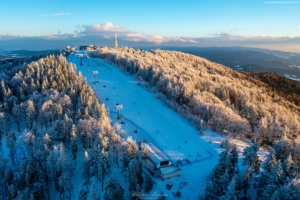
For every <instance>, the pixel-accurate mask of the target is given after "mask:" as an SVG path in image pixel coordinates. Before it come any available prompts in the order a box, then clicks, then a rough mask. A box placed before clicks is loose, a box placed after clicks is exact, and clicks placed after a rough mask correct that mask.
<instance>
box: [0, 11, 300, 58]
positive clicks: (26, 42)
mask: <svg viewBox="0 0 300 200" xmlns="http://www.w3.org/2000/svg"><path fill="white" fill-rule="evenodd" d="M62 14H63V13H62ZM115 33H116V34H117V37H118V43H119V46H130V47H137V46H138V47H141V46H183V47H188V46H193V47H229V46H244V47H258V48H267V49H273V50H282V51H290V52H300V37H299V36H297V37H296V36H286V37H277V36H271V35H270V36H256V37H251V36H241V35H233V34H230V33H224V32H222V33H220V34H213V35H212V36H209V37H162V36H160V35H145V34H139V33H137V32H134V31H131V30H128V29H126V28H124V27H122V26H120V25H114V24H113V23H112V22H106V23H105V24H99V23H95V24H92V25H82V26H78V27H77V30H76V31H74V33H65V34H56V35H48V36H36V37H27V36H20V35H0V46H1V47H2V48H4V49H7V50H15V49H28V50H47V49H63V48H65V47H66V46H67V45H71V46H80V45H89V44H95V45H100V46H110V47H112V46H113V44H114V34H115Z"/></svg>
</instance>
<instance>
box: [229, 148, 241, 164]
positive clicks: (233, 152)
mask: <svg viewBox="0 0 300 200" xmlns="http://www.w3.org/2000/svg"><path fill="white" fill-rule="evenodd" d="M238 160H239V154H238V152H237V147H236V144H234V145H233V147H232V149H231V151H230V161H231V165H232V168H233V169H235V167H236V166H237V163H238Z"/></svg>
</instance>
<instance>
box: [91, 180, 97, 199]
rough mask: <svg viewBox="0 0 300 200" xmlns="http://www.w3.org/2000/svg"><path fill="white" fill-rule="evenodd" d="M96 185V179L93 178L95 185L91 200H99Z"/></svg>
mask: <svg viewBox="0 0 300 200" xmlns="http://www.w3.org/2000/svg"><path fill="white" fill-rule="evenodd" d="M95 185H96V180H95V178H93V185H92V192H91V199H92V200H97V199H98V198H97V194H96V188H95Z"/></svg>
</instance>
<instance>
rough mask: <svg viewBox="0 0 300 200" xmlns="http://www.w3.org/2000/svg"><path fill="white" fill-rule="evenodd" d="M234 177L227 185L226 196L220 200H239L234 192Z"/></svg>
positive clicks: (237, 194) (236, 192)
mask: <svg viewBox="0 0 300 200" xmlns="http://www.w3.org/2000/svg"><path fill="white" fill-rule="evenodd" d="M236 176H237V175H235V177H234V178H233V179H232V181H231V182H230V184H229V185H228V188H227V191H226V194H225V195H224V196H223V198H222V199H224V200H238V199H239V193H238V191H236Z"/></svg>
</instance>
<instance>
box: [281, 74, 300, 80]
mask: <svg viewBox="0 0 300 200" xmlns="http://www.w3.org/2000/svg"><path fill="white" fill-rule="evenodd" d="M283 76H284V77H285V78H288V79H291V80H294V81H300V78H297V77H295V76H294V75H289V74H285V75H283Z"/></svg>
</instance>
